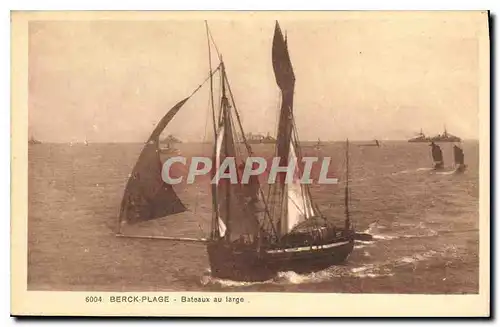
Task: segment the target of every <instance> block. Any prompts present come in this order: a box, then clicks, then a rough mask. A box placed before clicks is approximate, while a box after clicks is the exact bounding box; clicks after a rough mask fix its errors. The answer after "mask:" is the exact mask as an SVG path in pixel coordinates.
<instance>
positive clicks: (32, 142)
mask: <svg viewBox="0 0 500 327" xmlns="http://www.w3.org/2000/svg"><path fill="white" fill-rule="evenodd" d="M28 144H31V145H35V144H42V142H41V141H39V140H37V139H35V138H34V137H33V136H31V138H30V139H29V140H28Z"/></svg>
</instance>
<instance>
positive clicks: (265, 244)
mask: <svg viewBox="0 0 500 327" xmlns="http://www.w3.org/2000/svg"><path fill="white" fill-rule="evenodd" d="M207 37H208V38H209V52H208V53H209V62H211V59H210V58H211V52H210V40H212V42H213V38H211V34H210V32H209V29H208V25H207ZM216 49H217V47H216ZM219 62H220V63H219V65H218V67H217V68H216V69H215V70H213V71H212V69H211V68H210V74H209V77H208V78H207V80H210V90H211V92H210V96H211V105H212V119H213V129H214V136H215V137H214V144H213V151H212V156H213V162H215V167H214V168H215V169H214V170H213V172H212V177H215V178H216V177H217V175H216V174H217V173H218V172H219V173H220V170H221V164H222V163H223V162H224V159H225V158H234V160H235V161H236V163H237V166H239V165H240V164H241V163H244V162H245V156H246V157H248V156H251V155H252V154H253V152H252V149H251V147H250V144H249V142H248V141H247V139H246V137H245V133H244V131H243V127H242V124H241V121H240V115H239V112H238V110H237V107H236V103H235V101H234V97H233V93H232V91H231V85H230V83H229V78H228V75H227V71H226V67H225V63H224V61H223V60H222V56H221V55H220V54H219ZM272 62H273V69H274V73H275V77H276V82H277V84H278V87H279V88H280V90H281V96H282V101H281V108H280V112H279V124H278V130H277V139H276V145H275V155H276V156H277V157H279V160H280V166H287V165H288V163H289V162H291V161H298V159H299V158H301V146H300V142H299V139H298V133H297V129H296V125H295V120H294V115H293V96H294V92H293V91H294V87H295V76H294V72H293V68H292V64H291V61H290V57H289V53H288V46H287V41H286V39H285V38H284V37H283V34H282V31H281V28H280V26H279V24H278V22H276V25H275V31H274V38H273V45H272ZM215 73H219V74H220V80H221V83H220V84H221V85H220V86H221V96H220V108H218V109H219V110H218V113H216V110H215V107H214V100H213V96H214V92H213V81H212V79H213V75H214V74H215ZM207 80H205V82H206V81H207ZM205 82H204V83H205ZM204 83H202V84H201V85H200V86H198V88H197V89H195V90H194V91H193V93H192V94H191V95H190V96H188V97H187V98H185V99H183V100H181V101H180V102H178V103H177V104H176V105H175V106H174V107H173V108H172V109H170V111H169V112H168V113H167V114H166V115H165V116H164V117H163V118H162V119H161V120H160V122H159V123H158V125H157V126H156V128H155V129H154V130H153V132H152V134H151V136H150V137H149V139H148V141H147V142H146V143H145V145H144V148H143V150H142V152H141V154H140V155H139V159H138V161H137V163H136V165H135V167H134V168H133V171H132V173H131V175H130V178H129V180H128V182H127V185H126V188H125V192H124V196H123V200H122V204H121V209H120V215H119V221H120V224H119V226H120V230H119V231H118V234H117V236H121V237H142V238H162V239H169V240H177V241H194V242H203V243H205V244H206V248H207V253H208V259H209V263H210V268H211V274H212V276H214V277H218V278H224V279H231V280H239V281H262V280H267V279H270V278H272V277H274V276H275V275H276V273H277V272H279V271H295V272H299V273H304V272H312V271H317V270H321V269H325V268H327V267H330V266H332V265H334V264H339V263H342V262H344V261H345V260H346V259H347V257H348V256H349V255H350V254H351V252H352V250H353V248H354V238H355V233H354V229H353V227H352V224H351V221H350V215H349V183H348V181H349V177H348V174H349V168H348V167H349V156H348V154H349V151H348V144H349V143H348V142H347V143H346V167H347V168H346V175H347V178H346V185H345V199H344V200H345V201H344V204H345V219H344V224H343V226H340V227H336V226H335V225H333V224H332V223H331V222H330V221H329V219H328V218H329V217H326V216H324V215H323V214H322V213H321V211H320V210H319V207H318V206H317V205H316V204H315V203H314V200H313V198H312V196H311V192H310V189H309V186H308V185H307V184H300V183H299V182H298V181H297V180H296V179H295V178H294V179H293V181H292V182H291V183H286V182H285V178H284V176H282V175H280V176H279V177H278V183H274V184H270V185H269V189H268V191H269V192H268V195H267V196H265V195H264V191H263V186H262V185H261V184H260V182H259V180H258V178H255V179H253V180H252V179H251V180H250V183H247V184H242V183H235V184H232V183H229V182H228V181H225V180H222V179H219V180H218V182H217V183H215V184H212V189H211V195H212V223H211V231H210V237H208V238H205V239H188V238H173V237H153V236H146V237H143V236H133V235H125V234H122V232H121V227H122V225H126V224H134V223H138V222H143V221H147V220H151V219H157V218H161V217H165V216H170V215H174V214H178V213H181V212H185V211H187V208H186V206H185V205H184V204H183V203H182V201H181V200H180V198H179V197H178V196H177V194H176V192H175V190H174V189H173V187H172V185H169V184H166V183H164V182H163V180H162V179H161V166H162V164H161V161H160V156H159V152H160V151H159V136H160V134H161V132H162V131H163V130H164V129H165V128H166V127H167V125H168V124H169V122H170V121H171V120H172V119H173V118H174V116H175V115H176V114H177V113H178V111H179V110H180V109H181V108H182V107H183V105H184V104H185V103H186V102H187V101H188V100H189V99H190V97H191V96H192V95H193V94H195V93H196V92H197V91H198V90H199V89H200V88H201V87H202V85H203V84H204ZM238 135H240V137H242V138H243V140H242V141H243V144H244V146H245V150H246V153H244V152H245V151H241V149H239V148H238V147H237V144H239V142H238V140H237V138H238ZM297 170H300V169H297ZM295 173H296V174H298V173H300V171H296V172H295ZM240 177H241V176H240V172H238V178H240Z"/></svg>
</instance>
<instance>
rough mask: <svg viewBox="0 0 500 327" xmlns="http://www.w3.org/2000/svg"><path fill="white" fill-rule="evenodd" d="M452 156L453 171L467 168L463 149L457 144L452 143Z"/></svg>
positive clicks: (462, 170) (460, 171)
mask: <svg viewBox="0 0 500 327" xmlns="http://www.w3.org/2000/svg"><path fill="white" fill-rule="evenodd" d="M453 158H454V160H455V172H457V173H463V172H464V171H465V169H466V168H467V165H466V164H465V162H464V151H463V150H462V148H460V147H459V146H458V145H456V144H455V145H453Z"/></svg>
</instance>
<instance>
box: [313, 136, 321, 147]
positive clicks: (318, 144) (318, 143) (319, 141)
mask: <svg viewBox="0 0 500 327" xmlns="http://www.w3.org/2000/svg"><path fill="white" fill-rule="evenodd" d="M321 146H322V144H321V140H320V139H319V138H318V142H316V145H315V146H314V148H315V149H316V150H321Z"/></svg>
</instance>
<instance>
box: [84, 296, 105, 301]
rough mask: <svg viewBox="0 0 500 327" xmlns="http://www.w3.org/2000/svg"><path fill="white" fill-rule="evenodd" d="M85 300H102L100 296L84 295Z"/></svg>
mask: <svg viewBox="0 0 500 327" xmlns="http://www.w3.org/2000/svg"><path fill="white" fill-rule="evenodd" d="M85 302H102V297H101V296H86V297H85Z"/></svg>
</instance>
